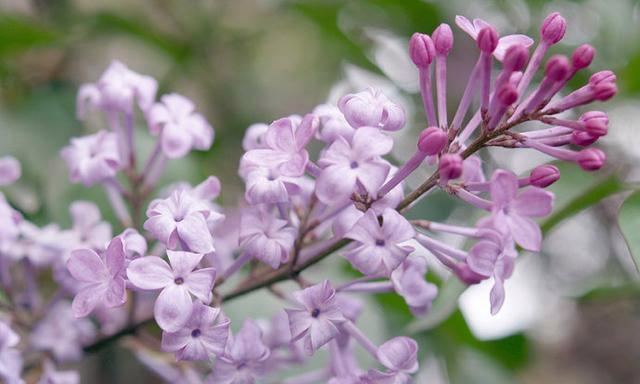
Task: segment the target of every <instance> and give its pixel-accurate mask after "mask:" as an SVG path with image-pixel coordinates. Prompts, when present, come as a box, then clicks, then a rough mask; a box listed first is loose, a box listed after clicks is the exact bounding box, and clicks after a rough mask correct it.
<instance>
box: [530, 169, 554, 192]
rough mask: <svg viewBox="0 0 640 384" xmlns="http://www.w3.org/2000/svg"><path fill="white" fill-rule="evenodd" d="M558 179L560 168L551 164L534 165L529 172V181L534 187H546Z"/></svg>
mask: <svg viewBox="0 0 640 384" xmlns="http://www.w3.org/2000/svg"><path fill="white" fill-rule="evenodd" d="M558 179H560V170H559V169H558V167H556V166H555V165H552V164H545V165H541V166H539V167H535V168H534V169H533V170H532V171H531V173H530V174H529V182H530V183H531V185H533V186H534V187H540V188H546V187H548V186H550V185H551V184H553V183H555V182H556V181H558Z"/></svg>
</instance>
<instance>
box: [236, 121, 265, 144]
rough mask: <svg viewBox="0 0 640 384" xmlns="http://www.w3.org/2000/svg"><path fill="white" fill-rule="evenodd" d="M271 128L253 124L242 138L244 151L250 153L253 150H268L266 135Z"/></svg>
mask: <svg viewBox="0 0 640 384" xmlns="http://www.w3.org/2000/svg"><path fill="white" fill-rule="evenodd" d="M268 129H269V126H268V125H267V124H264V123H256V124H251V125H250V126H249V127H248V128H247V130H246V131H244V137H243V138H242V149H244V150H245V151H250V150H252V149H260V148H266V144H265V143H264V135H265V134H266V133H267V130H268Z"/></svg>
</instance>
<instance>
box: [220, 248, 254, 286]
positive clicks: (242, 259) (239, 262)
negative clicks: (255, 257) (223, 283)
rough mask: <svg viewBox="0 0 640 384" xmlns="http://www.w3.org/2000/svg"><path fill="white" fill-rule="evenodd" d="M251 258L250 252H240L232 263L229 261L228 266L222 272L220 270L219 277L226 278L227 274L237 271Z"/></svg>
mask: <svg viewBox="0 0 640 384" xmlns="http://www.w3.org/2000/svg"><path fill="white" fill-rule="evenodd" d="M251 258H252V257H251V254H250V253H248V252H244V253H242V254H241V255H240V256H239V257H238V258H237V259H235V260H234V261H233V263H231V265H230V266H228V267H227V269H225V270H224V272H222V275H221V276H220V279H222V280H227V279H228V278H229V276H231V275H233V274H234V273H236V272H238V270H239V269H240V268H242V267H243V266H244V265H245V264H246V263H247V262H249V261H250V260H251Z"/></svg>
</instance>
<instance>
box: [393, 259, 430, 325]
mask: <svg viewBox="0 0 640 384" xmlns="http://www.w3.org/2000/svg"><path fill="white" fill-rule="evenodd" d="M426 273H427V261H426V260H425V258H424V257H421V256H415V255H410V256H409V257H407V258H406V259H405V260H404V261H403V262H402V264H400V266H399V267H398V268H396V269H395V271H393V272H392V273H391V282H392V283H393V289H395V291H396V292H397V293H398V295H400V296H402V297H403V298H404V300H405V301H406V302H407V304H408V305H409V309H410V310H411V313H413V314H414V315H416V316H419V315H424V314H425V313H426V312H427V311H428V310H429V308H430V307H431V303H432V302H433V299H435V297H436V295H437V294H438V287H436V285H435V284H431V283H429V282H427V281H426V280H425V278H424V276H425V274H426Z"/></svg>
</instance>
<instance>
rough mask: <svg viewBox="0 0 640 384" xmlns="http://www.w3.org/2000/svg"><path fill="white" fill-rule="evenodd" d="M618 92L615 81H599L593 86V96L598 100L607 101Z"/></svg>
mask: <svg viewBox="0 0 640 384" xmlns="http://www.w3.org/2000/svg"><path fill="white" fill-rule="evenodd" d="M617 92H618V87H617V86H616V84H615V83H599V84H598V85H596V86H595V87H593V98H594V99H596V100H599V101H607V100H609V99H610V98H612V97H613V96H615V95H616V93H617Z"/></svg>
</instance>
